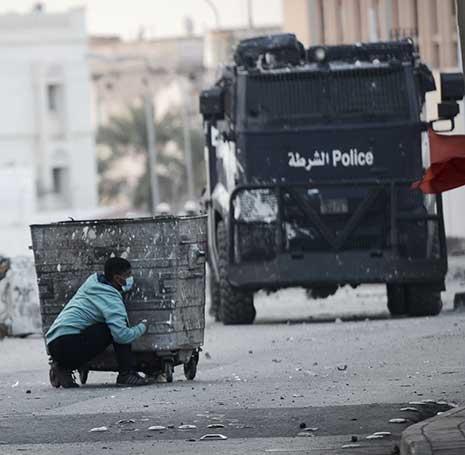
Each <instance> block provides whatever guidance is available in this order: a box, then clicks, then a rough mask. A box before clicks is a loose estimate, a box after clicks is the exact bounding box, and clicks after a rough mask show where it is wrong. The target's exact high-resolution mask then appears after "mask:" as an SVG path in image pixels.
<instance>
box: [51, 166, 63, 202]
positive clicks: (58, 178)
mask: <svg viewBox="0 0 465 455" xmlns="http://www.w3.org/2000/svg"><path fill="white" fill-rule="evenodd" d="M66 173H67V172H66V168H64V167H54V168H53V169H52V179H53V192H54V193H55V194H57V195H59V196H65V195H66V194H65V193H66V190H65V188H66Z"/></svg>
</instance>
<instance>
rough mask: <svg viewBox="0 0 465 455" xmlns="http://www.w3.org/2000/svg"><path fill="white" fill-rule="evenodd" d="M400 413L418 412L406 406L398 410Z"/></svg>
mask: <svg viewBox="0 0 465 455" xmlns="http://www.w3.org/2000/svg"><path fill="white" fill-rule="evenodd" d="M400 410H401V412H410V411H411V412H420V411H419V410H418V409H417V408H414V407H412V406H407V407H406V408H400Z"/></svg>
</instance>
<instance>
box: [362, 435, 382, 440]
mask: <svg viewBox="0 0 465 455" xmlns="http://www.w3.org/2000/svg"><path fill="white" fill-rule="evenodd" d="M365 439H368V440H371V439H384V436H382V435H380V434H370V435H368V436H367V437H366V438H365Z"/></svg>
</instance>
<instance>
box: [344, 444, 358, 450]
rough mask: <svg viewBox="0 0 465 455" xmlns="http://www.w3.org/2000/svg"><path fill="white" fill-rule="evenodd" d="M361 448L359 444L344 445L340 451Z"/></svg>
mask: <svg viewBox="0 0 465 455" xmlns="http://www.w3.org/2000/svg"><path fill="white" fill-rule="evenodd" d="M360 447H362V446H361V445H360V444H344V445H343V446H341V449H358V448H360Z"/></svg>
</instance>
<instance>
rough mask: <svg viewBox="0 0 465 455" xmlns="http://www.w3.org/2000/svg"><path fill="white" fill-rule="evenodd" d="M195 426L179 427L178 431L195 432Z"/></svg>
mask: <svg viewBox="0 0 465 455" xmlns="http://www.w3.org/2000/svg"><path fill="white" fill-rule="evenodd" d="M196 428H197V427H196V426H195V425H179V427H178V430H195V429H196Z"/></svg>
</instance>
